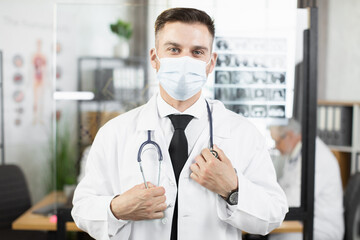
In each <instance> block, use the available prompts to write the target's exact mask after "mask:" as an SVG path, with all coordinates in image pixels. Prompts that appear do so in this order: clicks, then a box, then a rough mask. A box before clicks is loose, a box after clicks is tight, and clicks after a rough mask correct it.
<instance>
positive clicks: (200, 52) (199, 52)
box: [193, 50, 204, 55]
mask: <svg viewBox="0 0 360 240" xmlns="http://www.w3.org/2000/svg"><path fill="white" fill-rule="evenodd" d="M193 54H194V55H203V54H204V52H203V51H201V50H194V51H193Z"/></svg>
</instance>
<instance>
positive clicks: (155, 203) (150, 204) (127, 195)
mask: <svg viewBox="0 0 360 240" xmlns="http://www.w3.org/2000/svg"><path fill="white" fill-rule="evenodd" d="M148 186H149V188H148V189H146V188H145V184H139V185H136V186H135V187H133V188H131V189H129V190H128V191H126V192H124V193H123V194H121V195H119V196H117V197H115V198H114V199H113V200H112V201H111V203H110V208H111V211H112V213H113V214H114V216H115V217H116V218H117V219H122V220H145V219H158V218H163V217H164V211H165V209H166V207H167V206H166V203H165V200H166V197H165V188H163V187H156V186H155V185H153V184H152V183H150V182H148Z"/></svg>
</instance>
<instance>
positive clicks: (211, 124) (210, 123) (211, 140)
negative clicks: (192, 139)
mask: <svg viewBox="0 0 360 240" xmlns="http://www.w3.org/2000/svg"><path fill="white" fill-rule="evenodd" d="M205 102H206V108H207V112H208V118H209V128H210V152H211V153H212V155H214V157H216V158H217V159H219V154H218V153H217V152H216V151H215V150H214V140H213V121H212V115H211V110H210V106H209V103H208V101H207V100H205Z"/></svg>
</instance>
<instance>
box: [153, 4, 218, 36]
mask: <svg viewBox="0 0 360 240" xmlns="http://www.w3.org/2000/svg"><path fill="white" fill-rule="evenodd" d="M168 22H182V23H201V24H204V25H205V26H206V27H207V29H208V30H209V33H210V34H211V36H212V37H213V38H214V36H215V26H214V20H212V19H211V17H210V16H209V15H208V14H207V13H206V12H204V11H201V10H198V9H195V8H170V9H167V10H165V11H163V12H162V13H161V14H160V15H159V16H158V17H157V19H156V21H155V36H156V35H157V33H158V32H159V31H160V30H161V29H162V28H163V27H164V26H165V24H166V23H168Z"/></svg>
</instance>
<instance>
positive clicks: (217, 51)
mask: <svg viewBox="0 0 360 240" xmlns="http://www.w3.org/2000/svg"><path fill="white" fill-rule="evenodd" d="M215 51H216V53H217V54H229V55H286V54H287V53H286V51H279V52H277V51H275V52H274V51H232V50H229V49H227V50H219V49H216V50H215Z"/></svg>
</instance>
